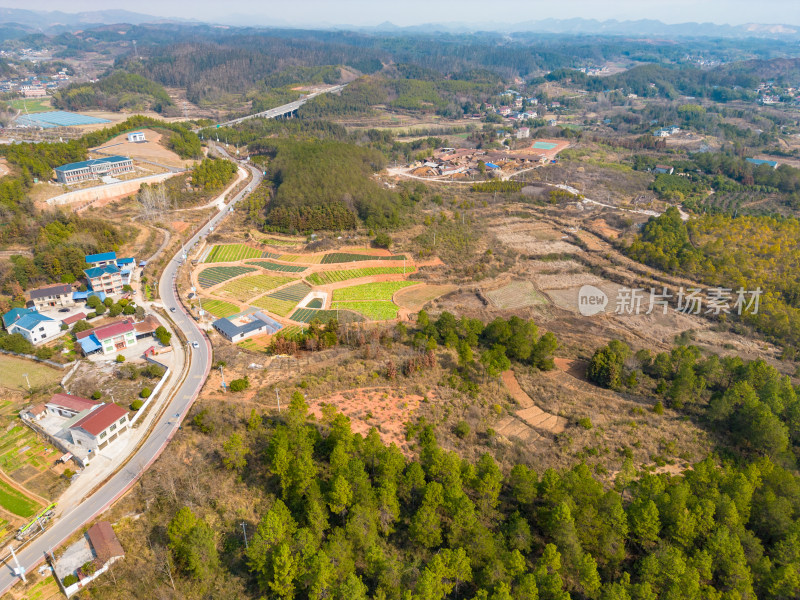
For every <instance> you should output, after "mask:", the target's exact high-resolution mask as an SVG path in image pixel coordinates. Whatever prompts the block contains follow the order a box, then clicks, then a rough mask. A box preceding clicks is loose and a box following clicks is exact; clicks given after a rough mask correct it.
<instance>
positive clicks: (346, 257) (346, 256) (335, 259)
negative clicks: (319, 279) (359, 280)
mask: <svg viewBox="0 0 800 600" xmlns="http://www.w3.org/2000/svg"><path fill="white" fill-rule="evenodd" d="M404 259H405V256H403V255H402V254H401V255H398V256H372V255H370V254H351V253H349V252H329V253H328V254H326V255H325V256H323V257H322V264H323V265H329V264H334V263H345V262H358V261H363V260H404Z"/></svg>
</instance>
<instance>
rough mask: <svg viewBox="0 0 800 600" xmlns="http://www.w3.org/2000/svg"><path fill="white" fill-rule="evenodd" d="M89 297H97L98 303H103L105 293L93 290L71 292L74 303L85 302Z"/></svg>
mask: <svg viewBox="0 0 800 600" xmlns="http://www.w3.org/2000/svg"><path fill="white" fill-rule="evenodd" d="M89 296H97V297H98V298H99V300H100V302H103V301H104V300H105V299H106V294H105V292H95V291H93V290H90V291H88V292H72V299H73V300H74V301H75V302H86V301H87V300H88V299H89Z"/></svg>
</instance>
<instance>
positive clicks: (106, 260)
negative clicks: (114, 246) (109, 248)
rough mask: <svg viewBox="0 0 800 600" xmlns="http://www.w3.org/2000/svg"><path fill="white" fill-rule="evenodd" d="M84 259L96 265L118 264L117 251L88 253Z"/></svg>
mask: <svg viewBox="0 0 800 600" xmlns="http://www.w3.org/2000/svg"><path fill="white" fill-rule="evenodd" d="M84 260H85V261H86V262H87V263H89V264H90V265H92V266H94V267H102V266H105V265H110V264H116V261H117V253H116V252H101V253H100V254H87V255H86V258H85V259H84Z"/></svg>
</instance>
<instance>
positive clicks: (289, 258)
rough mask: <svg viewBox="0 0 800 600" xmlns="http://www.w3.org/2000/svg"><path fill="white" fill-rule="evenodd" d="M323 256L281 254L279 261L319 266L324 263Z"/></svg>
mask: <svg viewBox="0 0 800 600" xmlns="http://www.w3.org/2000/svg"><path fill="white" fill-rule="evenodd" d="M322 258H323V255H320V254H317V255H314V254H281V255H280V256H279V257H278V260H282V261H284V262H299V263H306V264H307V265H318V264H319V263H320V262H321V261H322Z"/></svg>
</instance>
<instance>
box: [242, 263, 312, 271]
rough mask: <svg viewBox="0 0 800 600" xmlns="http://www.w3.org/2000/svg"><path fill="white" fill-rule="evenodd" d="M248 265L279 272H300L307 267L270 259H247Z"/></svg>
mask: <svg viewBox="0 0 800 600" xmlns="http://www.w3.org/2000/svg"><path fill="white" fill-rule="evenodd" d="M247 264H248V265H253V266H256V267H261V268H262V269H266V270H267V271H279V272H281V273H302V272H303V271H305V270H306V269H307V267H298V266H297V265H281V264H278V263H275V262H272V261H271V260H248V261H247Z"/></svg>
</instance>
